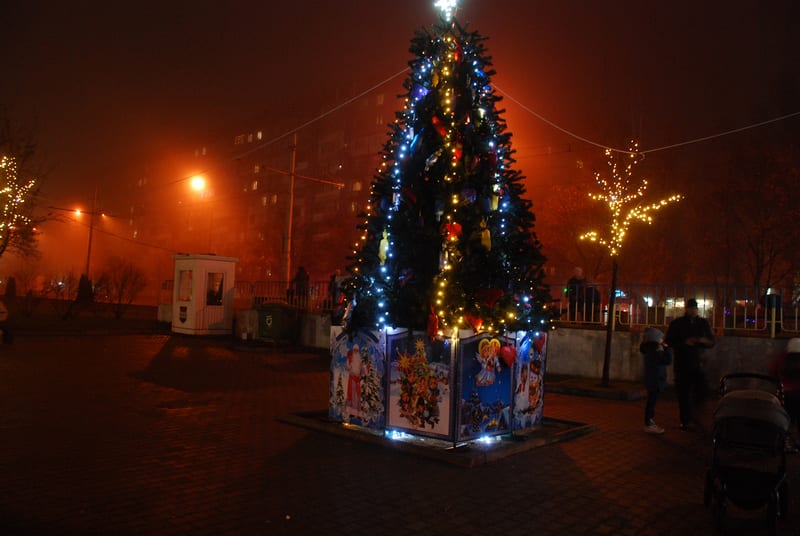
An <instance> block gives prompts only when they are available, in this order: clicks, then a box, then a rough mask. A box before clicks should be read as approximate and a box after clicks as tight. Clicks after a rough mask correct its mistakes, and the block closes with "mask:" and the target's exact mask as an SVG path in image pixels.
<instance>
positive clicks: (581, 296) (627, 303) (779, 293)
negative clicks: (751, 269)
mask: <svg viewBox="0 0 800 536" xmlns="http://www.w3.org/2000/svg"><path fill="white" fill-rule="evenodd" d="M551 294H552V295H553V298H554V299H555V300H556V302H555V303H554V305H555V306H556V307H557V308H558V318H559V322H560V323H565V324H590V325H591V324H595V325H606V324H607V323H608V321H609V318H608V317H609V312H608V303H609V300H608V297H609V296H610V287H609V286H608V285H586V286H577V287H573V286H571V285H563V286H561V287H551ZM689 298H694V299H696V300H697V304H698V310H699V313H700V316H703V317H705V318H706V319H707V320H708V321H709V323H710V324H711V327H712V328H713V329H714V330H717V331H720V330H722V331H725V330H731V331H737V332H752V333H753V334H757V333H760V334H764V335H770V336H773V337H774V336H775V335H776V334H777V333H779V332H782V331H783V332H788V333H797V332H800V318H798V289H795V288H776V287H772V288H769V289H758V288H754V287H752V286H750V287H747V286H723V285H620V287H619V288H618V289H617V291H616V297H615V300H614V302H615V304H614V310H615V317H614V324H615V326H619V327H621V328H625V327H628V328H630V327H632V326H666V325H668V324H669V322H671V321H672V320H673V319H674V318H676V317H679V316H681V315H683V313H684V306H685V303H686V300H688V299H689Z"/></svg>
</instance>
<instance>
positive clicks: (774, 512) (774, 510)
mask: <svg viewBox="0 0 800 536" xmlns="http://www.w3.org/2000/svg"><path fill="white" fill-rule="evenodd" d="M777 499H778V498H777V497H775V496H774V495H773V496H772V497H770V499H769V504H768V505H767V533H768V534H769V536H775V535H776V534H777V533H778V516H779V515H780V512H778V501H777Z"/></svg>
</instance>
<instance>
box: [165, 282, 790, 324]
mask: <svg viewBox="0 0 800 536" xmlns="http://www.w3.org/2000/svg"><path fill="white" fill-rule="evenodd" d="M330 290H331V289H329V281H318V282H312V283H310V284H309V286H308V289H307V290H304V289H300V291H299V292H298V291H297V290H296V289H294V288H293V287H292V286H291V285H290V284H289V283H287V282H286V281H256V282H249V281H237V282H236V289H235V300H236V301H237V303H242V302H245V303H250V304H251V305H253V306H258V305H260V304H263V303H285V304H288V305H293V306H296V307H300V308H303V309H305V310H307V311H310V312H322V311H329V310H331V309H333V308H334V306H335V305H336V304H335V298H336V297H335V294H337V293H336V292H330ZM550 293H551V296H552V297H553V300H554V301H553V304H552V306H553V307H554V308H556V311H557V315H556V316H557V323H558V324H560V325H572V326H606V325H607V324H608V321H609V311H608V303H609V300H608V297H609V293H610V287H609V286H608V285H602V284H596V285H595V284H592V285H586V286H583V287H571V286H570V285H561V286H555V285H551V287H550ZM799 296H800V289H795V288H776V287H773V288H770V289H766V290H765V289H757V288H754V287H752V286H750V287H748V286H723V285H620V286H619V288H618V289H617V292H616V299H615V300H614V301H615V306H614V309H615V315H614V325H615V327H616V328H619V329H630V328H631V327H636V326H641V327H643V326H667V325H668V324H669V323H670V322H671V321H672V320H673V319H674V318H677V317H679V316H681V315H683V312H684V305H685V302H686V300H688V299H689V298H694V299H696V300H697V303H698V309H699V312H700V315H701V316H703V317H705V318H706V319H707V320H708V321H709V323H710V324H711V327H712V329H714V330H715V331H728V330H729V331H735V332H739V333H742V332H747V333H751V334H753V335H769V336H772V337H774V336H775V335H776V334H778V333H780V332H786V333H800V315H798V313H799V312H800V311H798V301H799V300H798V297H799ZM171 301H172V281H165V282H164V284H163V285H162V293H161V303H171Z"/></svg>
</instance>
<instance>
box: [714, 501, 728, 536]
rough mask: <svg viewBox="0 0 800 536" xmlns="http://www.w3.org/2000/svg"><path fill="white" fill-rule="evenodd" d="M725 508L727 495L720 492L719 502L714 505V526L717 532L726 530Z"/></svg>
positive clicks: (720, 532)
mask: <svg viewBox="0 0 800 536" xmlns="http://www.w3.org/2000/svg"><path fill="white" fill-rule="evenodd" d="M725 510H726V508H725V496H724V495H722V494H719V495H717V504H716V505H715V506H714V527H715V528H716V529H717V534H722V533H723V532H724V531H725Z"/></svg>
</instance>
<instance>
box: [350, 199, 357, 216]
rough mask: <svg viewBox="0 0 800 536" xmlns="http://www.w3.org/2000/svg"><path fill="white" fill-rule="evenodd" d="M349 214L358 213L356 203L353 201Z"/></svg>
mask: <svg viewBox="0 0 800 536" xmlns="http://www.w3.org/2000/svg"><path fill="white" fill-rule="evenodd" d="M350 212H352V213H356V212H358V203H356V202H355V201H353V202H352V203H350Z"/></svg>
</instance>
